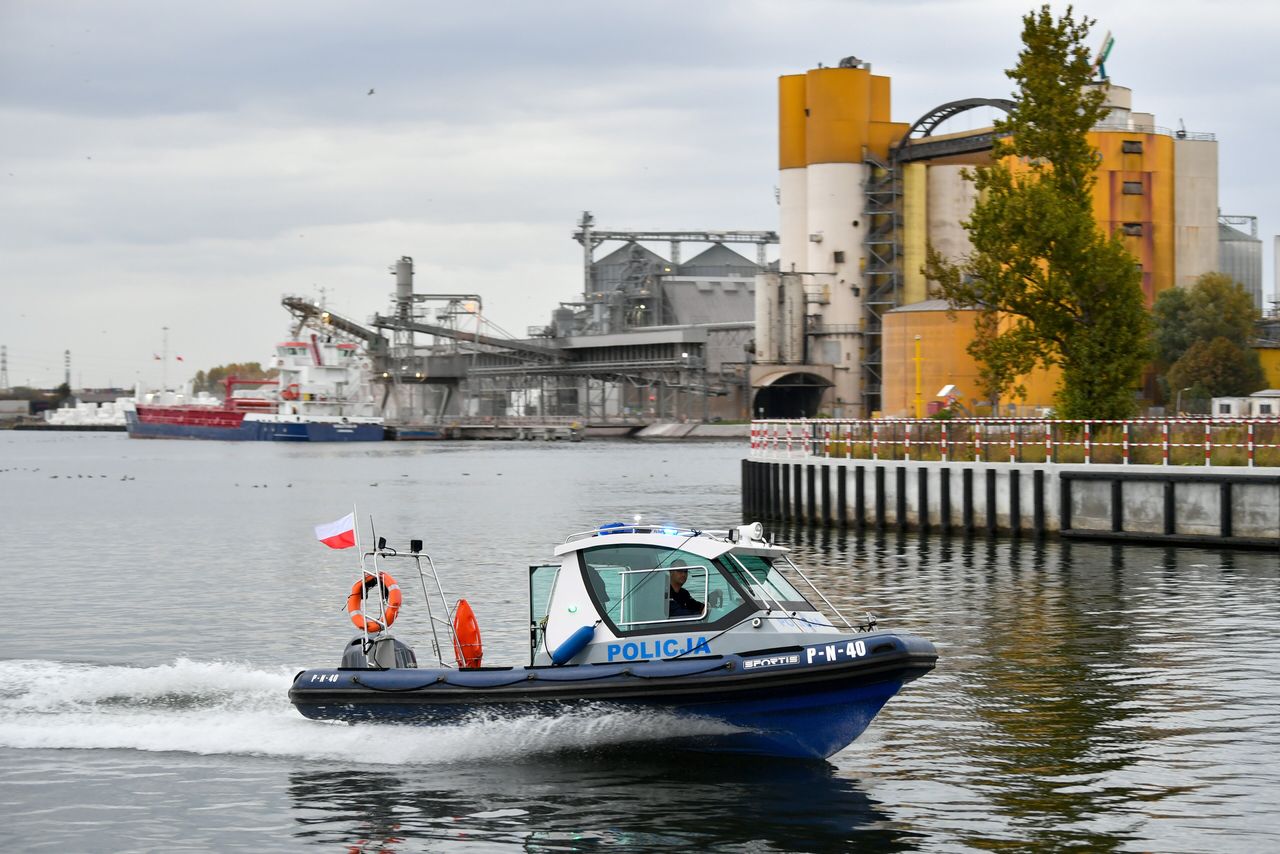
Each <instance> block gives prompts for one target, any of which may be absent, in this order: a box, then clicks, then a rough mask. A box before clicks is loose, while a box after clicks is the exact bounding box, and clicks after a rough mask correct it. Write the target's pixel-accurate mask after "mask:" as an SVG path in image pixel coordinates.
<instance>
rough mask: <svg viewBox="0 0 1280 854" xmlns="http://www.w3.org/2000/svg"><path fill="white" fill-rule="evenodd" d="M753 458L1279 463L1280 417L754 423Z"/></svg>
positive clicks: (847, 420)
mask: <svg viewBox="0 0 1280 854" xmlns="http://www.w3.org/2000/svg"><path fill="white" fill-rule="evenodd" d="M1241 452H1242V453H1241ZM751 456H752V457H761V458H769V459H805V458H817V459H830V458H853V459H869V460H879V459H894V460H896V459H901V460H906V461H910V460H913V459H914V460H938V461H941V462H952V461H961V460H976V461H984V462H1011V463H1016V462H1039V463H1043V462H1049V463H1057V462H1070V463H1080V462H1083V463H1085V464H1092V463H1098V464H1104V463H1105V464H1119V465H1133V464H1140V465H1165V466H1167V465H1174V464H1182V465H1185V464H1197V465H1206V466H1209V465H1243V466H1250V467H1252V466H1255V465H1265V466H1280V418H1277V417H1271V418H1203V417H1201V418H1140V419H1133V420H1129V421H1082V420H1058V419H1030V418H975V419H950V420H933V419H922V420H912V419H884V418H881V419H874V420H872V419H865V420H857V419H807V418H801V419H757V420H755V421H752V422H751ZM1259 460H1262V462H1259Z"/></svg>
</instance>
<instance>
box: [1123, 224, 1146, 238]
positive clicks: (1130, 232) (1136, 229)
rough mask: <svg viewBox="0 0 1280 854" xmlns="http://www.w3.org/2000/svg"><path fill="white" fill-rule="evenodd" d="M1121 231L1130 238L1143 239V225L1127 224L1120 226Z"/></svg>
mask: <svg viewBox="0 0 1280 854" xmlns="http://www.w3.org/2000/svg"><path fill="white" fill-rule="evenodd" d="M1120 230H1121V231H1122V232H1124V234H1125V235H1126V236H1128V237H1141V236H1142V223H1140V222H1126V223H1125V224H1124V225H1122V226H1120Z"/></svg>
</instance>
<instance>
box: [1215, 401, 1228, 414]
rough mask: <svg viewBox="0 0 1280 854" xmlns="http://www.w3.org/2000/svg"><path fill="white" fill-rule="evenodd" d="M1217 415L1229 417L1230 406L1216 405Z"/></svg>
mask: <svg viewBox="0 0 1280 854" xmlns="http://www.w3.org/2000/svg"><path fill="white" fill-rule="evenodd" d="M1218 414H1219V415H1230V414H1231V404H1229V403H1219V404H1218Z"/></svg>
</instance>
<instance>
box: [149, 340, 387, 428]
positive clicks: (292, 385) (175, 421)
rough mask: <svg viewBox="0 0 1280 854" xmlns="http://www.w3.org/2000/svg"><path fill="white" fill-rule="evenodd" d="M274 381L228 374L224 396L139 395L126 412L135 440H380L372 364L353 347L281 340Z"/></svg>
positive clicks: (276, 355)
mask: <svg viewBox="0 0 1280 854" xmlns="http://www.w3.org/2000/svg"><path fill="white" fill-rule="evenodd" d="M271 364H272V366H273V367H274V368H276V369H277V371H278V375H277V376H276V377H275V378H273V379H267V380H262V379H243V378H238V377H227V378H226V379H225V380H224V381H223V385H224V386H225V392H224V395H223V397H222V399H221V400H217V399H216V398H213V399H211V402H210V403H201V402H196V403H180V404H165V403H161V402H149V403H144V402H142V401H141V400H139V401H138V404H137V405H136V406H135V407H134V409H133V410H132V411H128V412H126V413H125V426H126V429H127V430H128V431H129V435H130V437H132V438H135V439H224V440H233V441H284V442H379V441H382V439H383V438H384V434H385V431H384V427H383V420H382V418H380V417H378V416H376V415H375V414H374V404H373V398H372V395H371V394H370V392H369V384H368V377H369V364H368V361H367V360H366V359H364V358H362V357H361V356H360V354H359V350H358V348H357V347H356V345H355V344H348V343H336V342H333V341H329V340H324V341H322V340H320V338H319V336H317V335H312V336H311V338H310V340H309V341H297V340H294V341H285V342H282V343H280V344H278V345H276V352H275V357H274V358H273V360H272V362H271Z"/></svg>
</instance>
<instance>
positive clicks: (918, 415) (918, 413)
mask: <svg viewBox="0 0 1280 854" xmlns="http://www.w3.org/2000/svg"><path fill="white" fill-rule="evenodd" d="M915 363H916V420H917V421H918V420H920V419H921V418H923V417H924V413H923V412H922V411H921V409H922V407H923V404H922V403H921V397H920V336H919V335H917V336H916V356H915Z"/></svg>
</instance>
